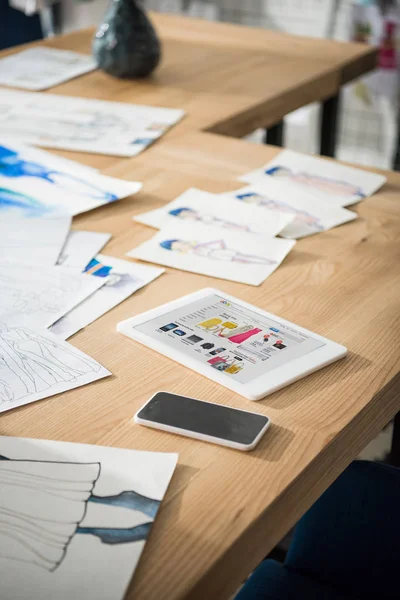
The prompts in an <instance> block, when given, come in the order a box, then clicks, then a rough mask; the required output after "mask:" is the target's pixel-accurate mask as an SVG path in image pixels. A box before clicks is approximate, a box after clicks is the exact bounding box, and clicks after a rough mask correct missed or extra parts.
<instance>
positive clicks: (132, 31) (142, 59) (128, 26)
mask: <svg viewBox="0 0 400 600" xmlns="http://www.w3.org/2000/svg"><path fill="white" fill-rule="evenodd" d="M93 55H94V57H95V59H96V61H97V64H98V66H99V68H100V69H103V71H106V72H107V73H109V74H110V75H114V77H132V78H134V77H146V75H149V74H150V73H151V72H152V71H154V69H155V68H156V66H157V65H158V63H159V61H160V57H161V48H160V42H159V40H158V38H157V35H156V32H155V31H154V29H153V26H152V24H151V23H150V21H149V19H148V18H147V16H146V15H145V13H144V12H143V10H142V9H141V8H139V6H137V4H136V2H135V0H112V2H111V4H110V7H109V9H108V10H107V12H106V15H105V17H104V21H103V23H102V25H100V27H99V29H98V30H97V32H96V35H95V37H94V39H93Z"/></svg>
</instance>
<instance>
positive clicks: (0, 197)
mask: <svg viewBox="0 0 400 600" xmlns="http://www.w3.org/2000/svg"><path fill="white" fill-rule="evenodd" d="M0 176H2V177H7V178H9V179H16V178H19V177H36V178H39V179H42V180H44V181H46V182H48V183H50V184H52V185H55V186H56V187H60V188H61V189H63V190H65V191H70V192H71V193H77V194H81V195H85V196H88V197H90V198H95V199H99V200H104V201H105V202H113V201H114V200H118V196H116V195H115V194H112V193H111V192H107V191H104V190H102V189H99V188H97V187H96V186H93V185H91V184H90V183H88V182H86V181H83V180H82V179H79V178H78V177H74V176H72V175H69V174H68V173H63V172H61V171H57V170H51V169H48V168H47V167H46V166H44V165H41V164H40V163H35V162H31V161H26V160H23V159H22V158H20V156H19V154H18V152H15V151H14V150H11V149H9V148H6V147H5V146H0ZM2 207H3V208H8V209H10V208H16V209H25V210H27V214H28V215H30V216H34V215H35V216H42V215H44V214H46V213H49V212H51V211H52V210H53V209H52V207H48V206H46V205H43V204H42V203H40V202H38V201H37V200H36V201H35V200H34V199H33V198H31V197H29V196H27V195H25V194H19V193H16V192H12V191H11V190H8V189H7V188H0V208H2Z"/></svg>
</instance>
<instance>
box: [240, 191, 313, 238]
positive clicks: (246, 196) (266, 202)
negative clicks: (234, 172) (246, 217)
mask: <svg viewBox="0 0 400 600" xmlns="http://www.w3.org/2000/svg"><path fill="white" fill-rule="evenodd" d="M235 197H236V198H237V199H238V200H243V202H247V203H248V204H257V206H262V207H264V208H268V209H269V210H276V211H278V212H281V213H286V214H290V215H294V216H295V219H294V223H296V222H297V223H302V224H306V225H308V226H309V227H314V228H315V229H319V230H321V231H322V230H323V229H324V226H323V225H322V224H321V222H320V219H319V218H318V217H316V216H315V215H312V214H311V213H309V212H307V211H306V210H301V209H298V208H295V207H294V206H291V205H290V204H287V203H286V202H282V201H280V200H279V201H278V200H273V199H272V198H268V196H264V195H262V194H257V193H256V192H247V193H243V194H237V195H236V196H235Z"/></svg>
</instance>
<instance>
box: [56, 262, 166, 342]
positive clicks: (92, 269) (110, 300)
mask: <svg viewBox="0 0 400 600" xmlns="http://www.w3.org/2000/svg"><path fill="white" fill-rule="evenodd" d="M85 272H86V273H88V274H90V275H91V276H92V277H95V278H97V277H99V278H101V279H104V278H107V280H106V283H105V285H103V286H102V287H101V288H100V289H99V290H97V292H95V293H94V294H92V295H91V296H89V297H88V298H86V299H85V300H83V302H81V303H80V304H78V305H77V306H75V308H73V309H72V310H71V311H70V312H69V313H67V314H66V315H65V316H63V317H61V319H60V320H59V321H57V322H56V323H54V324H53V325H52V326H51V328H50V330H51V331H52V333H55V334H56V335H57V336H59V337H61V338H62V339H63V340H66V339H67V338H69V337H71V335H73V334H74V333H76V332H77V331H79V330H80V329H82V328H83V327H86V325H89V324H90V323H92V322H93V321H95V320H96V319H98V318H99V317H101V316H102V315H104V314H105V313H106V312H108V311H109V310H111V309H112V308H114V306H117V305H118V304H120V303H121V302H123V301H124V300H126V298H129V296H131V295H132V294H133V293H134V292H136V291H137V290H139V289H140V288H142V287H144V286H145V285H147V284H149V283H150V282H151V281H153V280H154V279H156V278H157V277H159V276H160V275H161V274H162V273H164V269H158V268H156V267H147V266H144V265H139V264H138V263H133V262H132V261H128V260H121V259H119V258H114V257H113V256H104V255H102V254H99V255H98V256H96V258H94V259H93V260H91V261H90V262H89V263H88V265H87V266H86V269H85Z"/></svg>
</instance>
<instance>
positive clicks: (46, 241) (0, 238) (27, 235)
mask: <svg viewBox="0 0 400 600" xmlns="http://www.w3.org/2000/svg"><path fill="white" fill-rule="evenodd" d="M70 226H71V217H70V216H69V215H62V216H59V217H48V218H32V219H26V218H24V217H22V218H19V217H14V216H9V215H7V214H6V215H2V216H1V220H0V260H4V259H6V260H9V261H18V262H23V263H25V264H32V265H41V266H49V267H52V266H54V265H55V264H56V263H57V260H58V257H59V255H60V252H61V250H62V248H63V246H64V244H65V240H66V238H67V235H68V232H69V229H70Z"/></svg>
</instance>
